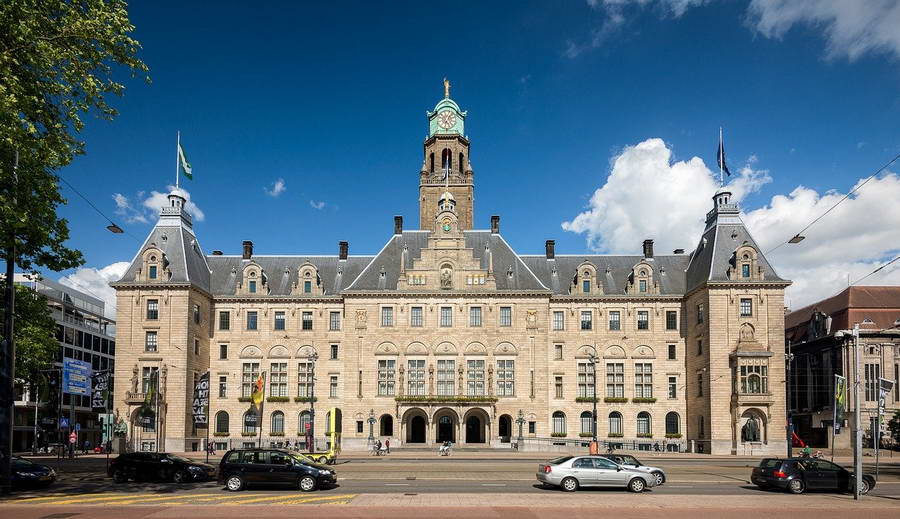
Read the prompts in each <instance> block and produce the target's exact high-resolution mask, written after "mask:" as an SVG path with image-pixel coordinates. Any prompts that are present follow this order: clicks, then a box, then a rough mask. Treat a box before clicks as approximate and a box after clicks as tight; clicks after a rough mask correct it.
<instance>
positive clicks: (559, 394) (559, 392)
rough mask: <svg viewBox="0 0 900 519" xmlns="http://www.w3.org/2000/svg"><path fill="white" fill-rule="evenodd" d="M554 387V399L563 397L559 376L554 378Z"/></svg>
mask: <svg viewBox="0 0 900 519" xmlns="http://www.w3.org/2000/svg"><path fill="white" fill-rule="evenodd" d="M554 387H555V393H554V394H555V396H556V398H562V397H563V378H562V377H561V376H559V375H557V376H556V377H554Z"/></svg>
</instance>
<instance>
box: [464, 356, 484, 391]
mask: <svg viewBox="0 0 900 519" xmlns="http://www.w3.org/2000/svg"><path fill="white" fill-rule="evenodd" d="M466 367H467V368H468V369H467V370H466V395H468V396H484V360H468V361H466Z"/></svg>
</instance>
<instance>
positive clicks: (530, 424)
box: [528, 422, 537, 434]
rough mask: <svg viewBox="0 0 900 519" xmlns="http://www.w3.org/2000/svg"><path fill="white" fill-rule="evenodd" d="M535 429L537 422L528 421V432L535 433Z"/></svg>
mask: <svg viewBox="0 0 900 519" xmlns="http://www.w3.org/2000/svg"><path fill="white" fill-rule="evenodd" d="M535 431H537V422H528V434H535Z"/></svg>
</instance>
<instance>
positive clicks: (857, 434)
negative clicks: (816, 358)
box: [834, 323, 862, 501]
mask: <svg viewBox="0 0 900 519" xmlns="http://www.w3.org/2000/svg"><path fill="white" fill-rule="evenodd" d="M845 336H850V337H852V338H853V368H852V371H853V476H854V480H855V481H854V485H853V499H854V500H857V501H858V500H859V486H860V483H862V423H861V421H862V419H861V417H860V413H861V412H862V406H860V403H859V364H860V351H859V346H860V345H859V324H858V323H857V324H854V325H853V329H852V330H839V331H837V332H835V334H834V337H835V338H836V339H843V338H844V337H845Z"/></svg>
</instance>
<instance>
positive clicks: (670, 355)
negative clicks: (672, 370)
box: [669, 344, 676, 360]
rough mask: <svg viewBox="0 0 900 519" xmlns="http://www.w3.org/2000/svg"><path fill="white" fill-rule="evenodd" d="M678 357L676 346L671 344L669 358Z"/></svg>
mask: <svg viewBox="0 0 900 519" xmlns="http://www.w3.org/2000/svg"><path fill="white" fill-rule="evenodd" d="M675 358H676V346H675V345H674V344H670V345H669V360H675Z"/></svg>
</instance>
